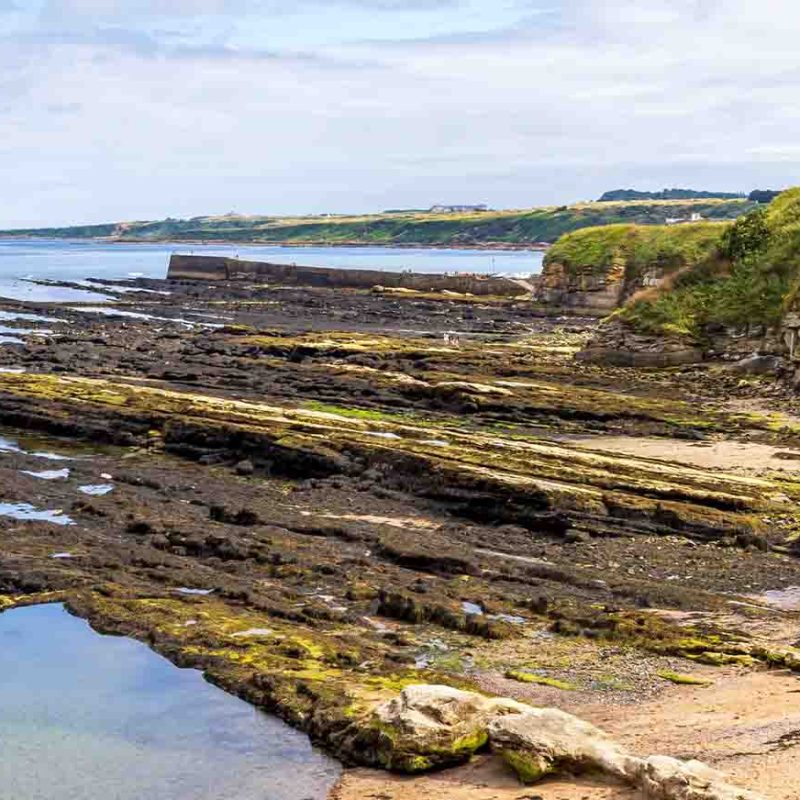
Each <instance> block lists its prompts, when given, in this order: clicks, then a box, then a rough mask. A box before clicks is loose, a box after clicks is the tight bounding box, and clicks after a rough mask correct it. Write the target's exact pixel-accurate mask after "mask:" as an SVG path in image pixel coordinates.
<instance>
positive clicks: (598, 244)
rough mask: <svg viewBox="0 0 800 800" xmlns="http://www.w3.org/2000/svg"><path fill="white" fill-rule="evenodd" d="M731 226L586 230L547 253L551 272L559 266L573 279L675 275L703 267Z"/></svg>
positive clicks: (690, 225)
mask: <svg viewBox="0 0 800 800" xmlns="http://www.w3.org/2000/svg"><path fill="white" fill-rule="evenodd" d="M730 224H731V223H726V222H698V223H693V224H686V225H671V226H667V225H652V226H644V225H608V226H605V227H596V228H585V229H583V230H579V231H575V232H574V233H570V234H568V235H566V236H564V237H562V238H561V239H559V240H558V242H556V244H555V245H553V247H551V248H550V250H549V251H548V253H547V258H546V262H545V270H547V269H548V267H550V266H551V265H559V269H560V270H563V272H564V274H565V275H566V276H567V278H568V279H573V278H577V277H578V276H580V275H589V274H590V275H595V276H602V275H606V274H608V273H609V272H610V271H611V270H612V269H613V268H615V267H617V268H622V270H623V271H624V278H625V280H626V281H629V282H630V281H635V280H637V279H638V278H641V276H642V275H643V274H645V273H646V272H649V271H655V272H657V273H658V274H664V273H669V272H674V271H676V270H679V269H685V268H686V267H688V266H693V265H696V264H700V263H703V262H704V261H706V260H707V259H708V258H709V257H711V256H713V255H714V254H715V252H716V249H717V246H718V243H719V241H720V239H721V237H722V235H723V234H724V232H725V231H726V230H727V229H728V227H729V225H730Z"/></svg>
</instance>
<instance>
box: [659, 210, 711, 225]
mask: <svg viewBox="0 0 800 800" xmlns="http://www.w3.org/2000/svg"><path fill="white" fill-rule="evenodd" d="M703 219H704V217H703V215H702V214H698V213H697V212H696V211H695V212H694V213H693V214H692V215H691V216H689V217H667V225H685V224H686V223H687V222H702V221H703Z"/></svg>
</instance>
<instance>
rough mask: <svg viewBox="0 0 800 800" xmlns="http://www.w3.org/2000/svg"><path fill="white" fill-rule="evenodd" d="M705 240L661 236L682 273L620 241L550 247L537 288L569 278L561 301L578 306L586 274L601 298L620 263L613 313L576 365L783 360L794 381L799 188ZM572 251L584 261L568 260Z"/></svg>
mask: <svg viewBox="0 0 800 800" xmlns="http://www.w3.org/2000/svg"><path fill="white" fill-rule="evenodd" d="M651 231H653V229H650V231H648V233H650V235H651V236H652V233H651ZM712 231H715V232H716V233H715V235H711V233H712ZM588 233H590V232H584V235H586V234H588ZM708 233H709V234H710V235H709V237H708V238H705V237H703V236H701V235H700V230H698V231H696V232H693V231H692V230H691V226H678V227H676V228H675V229H674V230H672V231H671V232H670V237H671V238H672V245H673V246H674V247H675V251H676V253H678V252H681V253H683V254H684V257H683V259H682V261H683V263H680V260H681V259H677V258H676V259H672V260H668V261H666V262H665V261H664V260H663V259H661V258H660V257H659V253H658V252H655V251H653V250H652V248H649V250H650V252H647V251H648V248H646V247H642V246H641V245H640V244H637V245H635V246H634V247H633V249H632V248H631V245H629V244H628V243H627V242H626V240H625V238H624V236H623V235H622V234H621V233H620V234H619V240H618V241H616V242H614V243H612V244H613V246H611V245H609V243H607V242H605V241H604V240H603V236H602V234H595V235H594V236H593V237H592V238H591V241H590V242H589V243H583V247H582V248H580V247H578V246H577V245H576V243H574V242H573V243H571V242H569V241H567V240H568V239H570V238H571V237H565V240H564V242H563V244H562V243H561V242H560V243H559V244H558V245H557V246H556V247H554V248H553V252H551V253H550V254H549V256H548V266H547V268H546V272H547V273H548V274H547V276H546V278H545V279H544V280H543V283H544V284H545V285H551V284H553V283H555V284H557V285H558V280H557V278H558V276H561V275H567V276H569V278H570V279H569V280H567V281H563V280H562V283H561V284H560V288H561V289H562V291H564V293H565V296H566V298H567V300H569V299H570V298H576V297H580V293H579V291H578V289H577V288H576V287H577V286H579V281H580V277H581V276H582V274H583V272H585V271H586V270H587V269H590V270H591V268H592V267H593V268H594V274H595V276H596V284H597V286H600V287H602V288H601V289H600V291H604V292H608V291H609V290H608V287H609V286H611V285H614V284H613V283H612V281H615V280H616V281H619V278H618V277H617V276H618V275H619V268H618V267H617V266H616V265H615V264H614V263H613V260H612V259H613V257H614V256H617V254H618V253H619V252H623V253H624V255H625V272H624V278H623V279H622V282H621V284H618V285H619V290H618V291H619V295H618V297H619V306H620V307H619V308H618V309H616V310H615V309H614V306H613V305H609V306H608V308H609V310H613V311H614V313H613V314H612V315H611V316H610V317H609V318H608V319H607V320H605V321H604V323H603V324H602V325H601V327H600V330H599V333H598V335H597V336H596V337H595V339H594V341H593V342H592V343H591V344H590V345H589V347H588V348H587V350H586V351H585V353H584V357H586V358H593V359H602V360H604V361H613V362H615V363H633V364H646V365H650V364H653V365H661V364H674V363H685V362H686V361H696V360H699V359H701V358H704V357H708V356H712V357H720V356H722V357H725V358H742V357H744V356H748V355H752V354H753V353H756V354H762V355H769V356H780V357H784V358H786V360H787V365H788V366H789V368H790V371H794V367H793V366H792V365H791V362H792V361H793V360H794V359H796V358H798V351H799V350H800V348H798V342H799V341H800V315H799V314H798V311H800V188H796V189H790V190H788V191H786V192H784V193H783V194H781V195H780V196H779V197H778V198H777V199H776V200H775V201H774V202H773V203H772V204H771V205H770V206H768V207H766V208H761V209H758V210H756V211H753V212H751V213H750V214H748V215H746V216H745V217H742V218H741V219H740V220H737V221H736V222H735V223H733V224H732V225H727V226H712V228H711V229H709V231H708ZM628 235H629V236H634V233H633V232H629V234H628ZM635 235H637V236H639V237H640V236H641V233H638V234H635ZM579 238H580V237H579ZM578 244H580V242H579V243H578ZM626 248H627V249H626ZM576 250H577V252H578V253H579V254H580V255H582V257H583V261H581V260H580V259H579V258H575V257H574V256H572V252H574V251H576ZM637 250H638V253H639V254H638V255H637V254H636V251H637ZM661 252H662V253H663V247H662V248H661ZM632 253H633V254H634V255H631V254H632ZM642 253H644V254H646V260H645V261H644V262H642V261H641V259H640V255H641V254H642ZM570 258H571V260H570ZM634 262H638V264H634ZM565 265H566V267H565ZM587 265H588V266H587ZM676 265H677V266H676ZM604 281H605V284H604V283H603V282H604Z"/></svg>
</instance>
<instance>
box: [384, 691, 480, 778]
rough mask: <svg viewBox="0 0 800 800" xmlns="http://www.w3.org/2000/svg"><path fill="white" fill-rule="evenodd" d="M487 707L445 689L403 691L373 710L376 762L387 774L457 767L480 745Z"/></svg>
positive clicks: (469, 694)
mask: <svg viewBox="0 0 800 800" xmlns="http://www.w3.org/2000/svg"><path fill="white" fill-rule="evenodd" d="M492 713H493V704H492V703H491V701H490V700H489V699H488V698H485V697H483V696H482V695H479V694H475V693H474V692H462V691H460V690H459V689H453V688H451V687H449V686H408V687H407V688H405V689H403V691H402V692H401V694H400V696H399V697H398V698H396V699H394V700H390V701H389V702H388V703H385V704H384V705H381V706H379V707H378V708H377V709H376V711H375V725H376V727H377V728H378V730H379V732H380V736H379V743H378V748H377V749H378V758H379V760H380V762H381V764H382V765H383V766H384V767H386V768H387V769H394V770H402V771H404V772H420V771H423V770H427V769H431V768H433V767H443V766H449V765H453V764H459V763H462V762H464V761H466V760H467V759H469V757H470V756H471V755H472V754H473V753H475V752H476V751H477V750H479V749H480V748H481V747H483V746H484V745H486V743H487V741H488V738H489V733H488V724H489V719H490V717H491V716H492Z"/></svg>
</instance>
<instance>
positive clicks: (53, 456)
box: [0, 435, 76, 461]
mask: <svg viewBox="0 0 800 800" xmlns="http://www.w3.org/2000/svg"><path fill="white" fill-rule="evenodd" d="M36 442H41V440H38V439H37V440H33V441H32V442H31V443H32V444H35V443H36ZM48 444H49V442H48ZM0 453H16V454H17V455H22V456H31V457H32V458H42V459H44V460H46V461H75V460H76V458H75V457H74V456H65V455H61V454H60V453H52V452H50V451H47V450H27V449H25V448H24V447H23V446H22V445H21V444H20V442H19V441H18V440H16V439H10V438H9V437H7V436H2V435H0Z"/></svg>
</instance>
